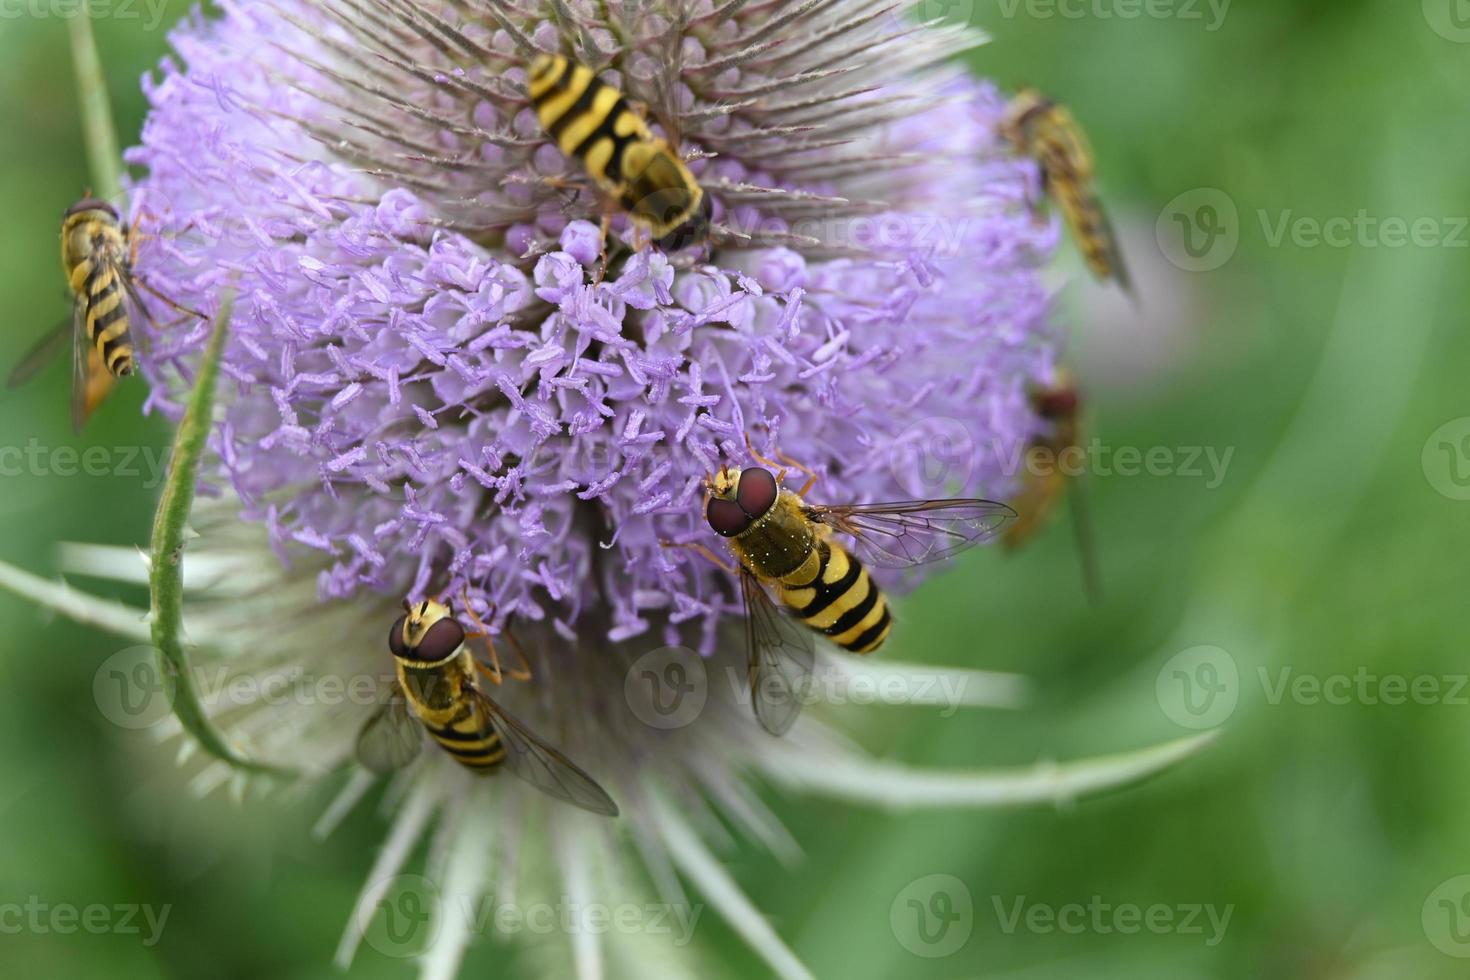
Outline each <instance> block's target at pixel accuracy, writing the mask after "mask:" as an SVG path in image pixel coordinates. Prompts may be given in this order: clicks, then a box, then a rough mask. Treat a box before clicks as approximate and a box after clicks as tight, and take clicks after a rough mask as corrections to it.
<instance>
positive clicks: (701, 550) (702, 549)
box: [658, 541, 737, 575]
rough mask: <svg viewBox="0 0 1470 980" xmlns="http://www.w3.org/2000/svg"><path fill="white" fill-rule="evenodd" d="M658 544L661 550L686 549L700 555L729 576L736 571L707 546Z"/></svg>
mask: <svg viewBox="0 0 1470 980" xmlns="http://www.w3.org/2000/svg"><path fill="white" fill-rule="evenodd" d="M658 544H659V547H661V548H687V549H689V550H690V551H693V552H694V553H696V554H700V555H703V556H704V557H706V558H708V559H709V560H710V561H712V562H714V563H715V564H716V565H718V566H720V567H721V568H723V569H724V570H725V571H727V572H729V573H730V574H731V575H734V574H735V572H736V571H737V569H736V568H735V566H734V565H732V564H730V563H729V562H728V561H725V560H724V559H723V558H721V557H720V556H719V555H717V554H715V553H714V552H713V551H711V550H710V549H709V548H708V546H706V545H703V544H700V543H699V542H697V541H659V543H658Z"/></svg>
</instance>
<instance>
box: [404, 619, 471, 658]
mask: <svg viewBox="0 0 1470 980" xmlns="http://www.w3.org/2000/svg"><path fill="white" fill-rule="evenodd" d="M462 643H464V627H463V626H461V625H459V621H458V620H457V619H453V618H449V619H441V620H439V622H437V623H435V624H434V625H433V626H430V627H429V631H428V632H427V633H425V634H424V638H423V639H422V640H420V641H419V645H418V649H417V650H415V651H414V656H415V658H416V659H418V660H422V661H425V662H426V663H437V662H438V661H440V660H447V659H449V657H450V655H451V654H453V653H454V651H456V650H458V649H459V647H460V644H462Z"/></svg>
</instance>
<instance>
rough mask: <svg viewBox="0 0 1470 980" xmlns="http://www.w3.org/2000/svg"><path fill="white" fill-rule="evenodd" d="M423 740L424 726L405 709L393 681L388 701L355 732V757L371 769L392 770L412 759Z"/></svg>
mask: <svg viewBox="0 0 1470 980" xmlns="http://www.w3.org/2000/svg"><path fill="white" fill-rule="evenodd" d="M423 741H424V726H423V725H421V724H419V721H418V719H417V718H415V717H414V716H413V714H412V713H411V712H410V711H409V710H408V700H407V699H406V698H405V697H404V696H403V689H402V688H401V687H399V686H398V685H397V684H394V685H393V694H392V696H391V697H390V698H389V699H388V702H387V703H386V704H384V705H383V706H382V707H381V708H379V709H378V710H377V712H376V713H375V714H374V715H373V716H372V717H371V718H369V719H368V720H367V723H366V724H365V725H363V726H362V731H361V732H359V733H358V735H357V761H358V762H360V763H362V765H363V767H364V768H366V769H368V770H370V771H372V772H376V773H383V774H386V773H390V772H394V771H396V770H398V769H402V768H403V767H404V766H406V765H408V764H409V763H410V762H412V761H413V760H414V757H415V756H417V755H418V754H419V749H420V748H421V747H422V746H423Z"/></svg>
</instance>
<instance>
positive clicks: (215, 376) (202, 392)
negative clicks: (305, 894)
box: [148, 292, 291, 777]
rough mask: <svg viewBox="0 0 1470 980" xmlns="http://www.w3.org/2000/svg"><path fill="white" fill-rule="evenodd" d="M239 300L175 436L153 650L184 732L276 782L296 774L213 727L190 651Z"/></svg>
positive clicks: (160, 531)
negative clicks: (200, 548) (187, 576)
mask: <svg viewBox="0 0 1470 980" xmlns="http://www.w3.org/2000/svg"><path fill="white" fill-rule="evenodd" d="M233 308H234V296H233V294H231V293H228V292H227V293H225V295H224V296H223V297H221V299H220V305H219V313H218V315H217V316H216V317H215V322H214V333H213V335H211V337H210V339H209V346H208V347H207V348H206V349H205V352H204V359H203V360H202V361H201V362H200V364H199V378H198V380H197V382H196V383H195V385H194V391H193V392H192V393H191V394H190V396H189V405H188V408H187V409H186V410H185V411H184V418H183V420H182V421H181V422H180V423H179V429H178V432H177V433H176V434H175V436H174V446H173V455H172V456H171V457H170V458H171V459H172V461H173V462H172V467H171V469H170V470H169V474H168V480H167V481H166V482H165V483H164V485H163V495H162V496H161V497H160V498H159V501H158V512H157V513H156V514H155V515H154V518H153V535H152V541H151V547H150V549H149V550H150V554H151V556H152V561H151V563H150V570H149V575H148V585H149V595H150V603H151V608H152V620H153V646H154V647H155V648H157V650H158V669H159V676H160V677H163V678H166V679H167V680H168V681H170V682H172V686H171V690H173V691H174V697H173V710H174V714H175V715H177V716H178V719H179V723H180V724H181V725H182V726H183V727H184V731H186V732H188V733H189V734H190V735H192V736H193V737H194V738H195V739H196V740H197V741H198V742H199V745H200V746H201V747H202V748H203V749H204V750H205V751H206V752H208V753H209V754H210V755H212V756H214V757H215V758H217V759H219V760H221V761H222V762H225V763H227V764H229V765H230V766H232V767H233V768H235V769H239V770H243V771H248V772H255V773H261V774H264V775H271V776H281V777H284V776H288V775H291V773H290V772H289V771H288V770H283V769H280V768H277V767H274V766H268V765H263V764H261V763H258V762H252V761H251V760H249V759H247V758H245V757H244V756H242V755H241V754H240V753H239V752H238V751H236V749H235V748H234V747H232V746H231V745H230V744H229V743H228V742H226V741H225V738H224V736H223V735H221V734H220V732H219V731H218V730H217V729H215V727H214V726H213V725H212V724H210V721H209V718H208V716H207V715H206V714H205V711H204V706H203V704H202V703H201V702H200V700H199V692H198V690H197V689H196V688H195V686H194V673H193V671H192V670H191V668H190V665H189V655H188V653H187V652H186V650H185V648H184V643H183V640H182V633H183V605H184V576H183V558H184V533H185V531H184V528H185V525H186V524H187V523H188V520H189V512H190V511H191V510H192V509H193V506H194V484H195V480H196V479H197V478H198V475H199V461H200V459H201V458H202V457H203V455H204V447H205V443H206V442H208V439H209V430H210V422H211V417H212V415H213V412H214V389H215V385H216V383H217V382H218V380H219V362H220V358H221V356H222V355H223V353H224V349H225V338H226V337H227V336H228V334H229V323H230V313H231V311H232V309H233Z"/></svg>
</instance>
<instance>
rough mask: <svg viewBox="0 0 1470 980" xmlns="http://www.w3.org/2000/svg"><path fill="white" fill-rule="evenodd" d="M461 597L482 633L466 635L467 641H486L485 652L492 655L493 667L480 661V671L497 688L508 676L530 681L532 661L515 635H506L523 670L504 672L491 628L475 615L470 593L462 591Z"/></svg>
mask: <svg viewBox="0 0 1470 980" xmlns="http://www.w3.org/2000/svg"><path fill="white" fill-rule="evenodd" d="M459 597H460V600H461V601H462V602H463V603H464V611H465V615H466V616H468V617H470V620H471V621H472V622H473V623H474V624H475V626H477V627H478V628H479V630H480V632H478V633H466V634H465V639H467V640H484V641H485V650H486V652H488V653H489V654H490V663H491V665H492V667H486V666H485V664H483V663H481V662H480V661H479V660H476V661H475V666H477V667H479V668H480V671H481V672H482V673H483V674H484V675H485V676H486V677H488V678H489V679H490V681H491V682H492V683H494V684H495V685H496V686H497V687H498V686H499V685H500V684H502V683H504V682H505V678H506V676H507V675H508V676H509V677H510V679H511V680H513V681H528V680H530V679H531V677H532V676H533V675H532V672H531V661H530V660H528V659H527V658H526V651H524V650H522V649H521V644H520V642H519V641H517V640H516V638H515V635H514V634H512V633H511V632H510V630H508V629H507V630H506V633H505V635H506V637H507V638H508V639H509V640H510V645H511V646H512V647H513V648H514V649H515V653H516V659H518V660H520V662H521V669H520V670H504V669H503V668H502V667H501V666H500V654H499V653H497V652H496V650H495V641H494V640H492V639H491V638H490V628H489V627H488V626H486V625H485V623H484V621H483V620H482V619H480V617H479V616H477V615H475V610H474V609H473V608H471V606H470V597H469V593H468V591H466V590H461V591H460V594H459Z"/></svg>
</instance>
